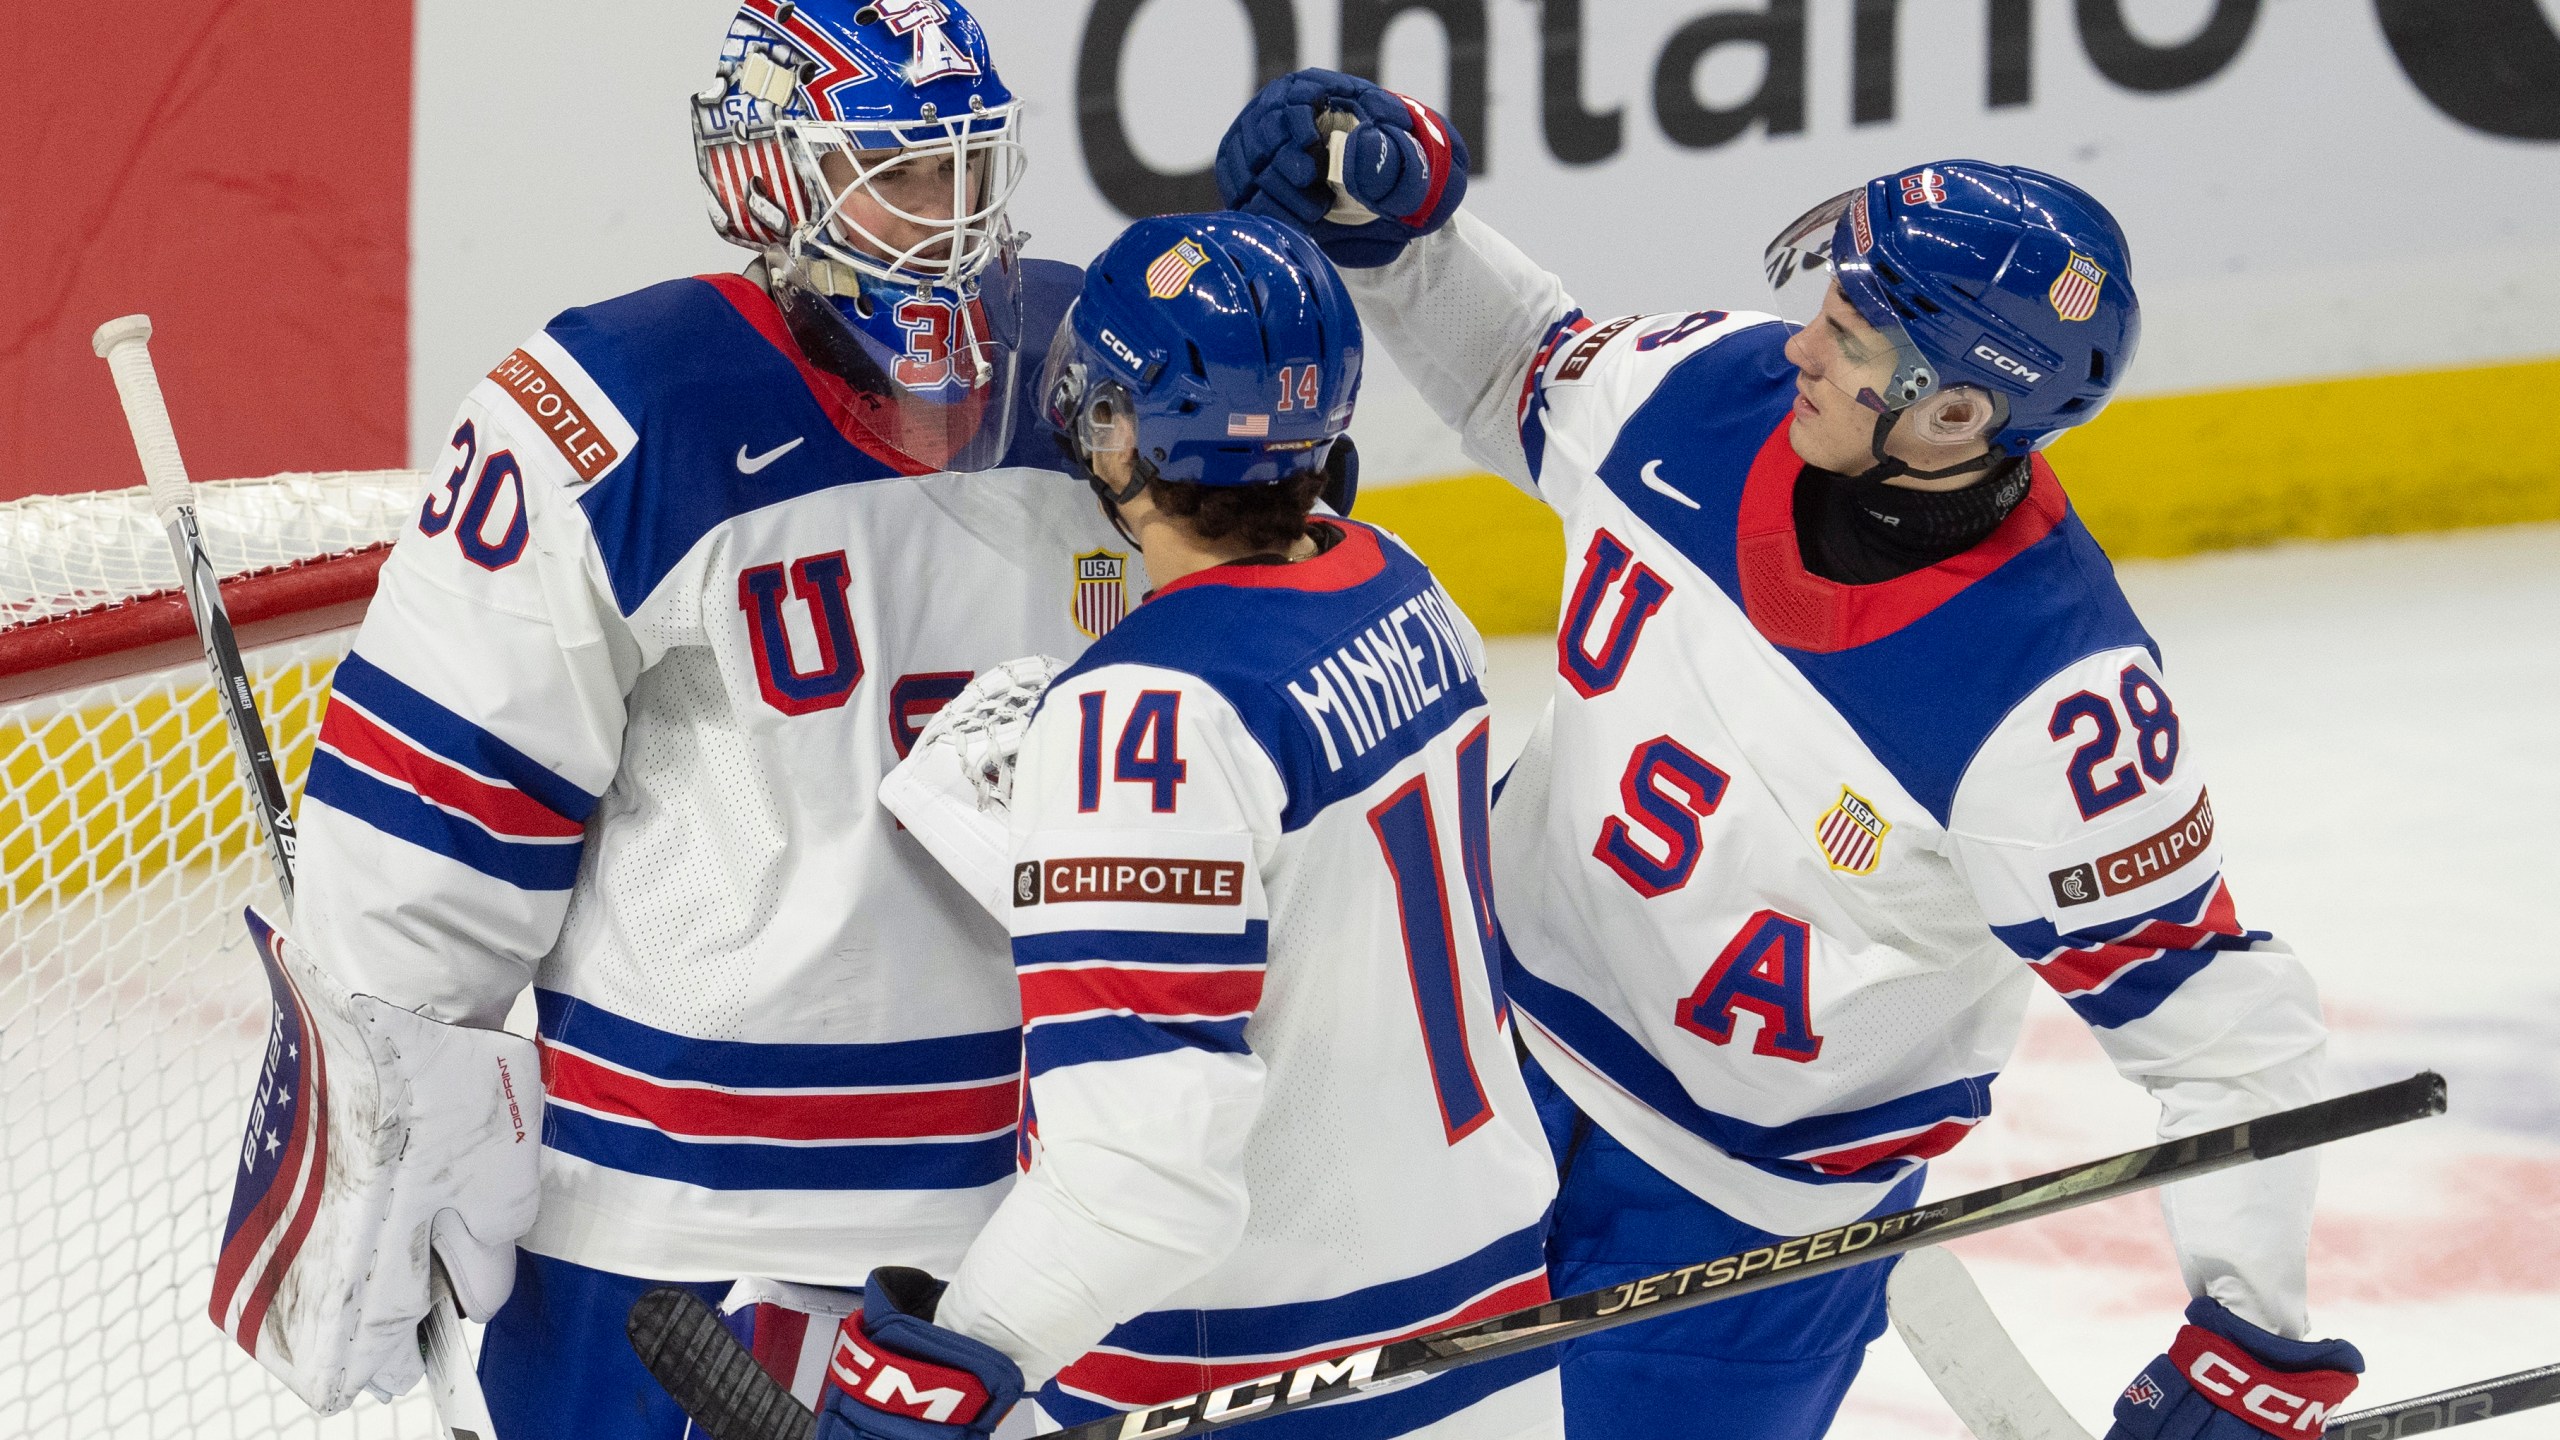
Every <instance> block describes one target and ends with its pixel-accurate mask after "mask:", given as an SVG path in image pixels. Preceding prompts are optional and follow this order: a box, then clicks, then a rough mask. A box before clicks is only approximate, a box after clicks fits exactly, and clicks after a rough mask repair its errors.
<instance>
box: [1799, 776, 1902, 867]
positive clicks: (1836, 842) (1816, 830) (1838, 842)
mask: <svg viewBox="0 0 2560 1440" xmlns="http://www.w3.org/2000/svg"><path fill="white" fill-rule="evenodd" d="M1892 829H1893V822H1892V821H1890V820H1887V819H1885V818H1884V817H1883V816H1881V815H1878V814H1877V813H1876V807H1875V806H1873V805H1870V804H1868V803H1867V799H1866V797H1865V796H1863V795H1860V794H1859V793H1858V792H1857V791H1855V790H1852V789H1850V788H1849V787H1848V786H1846V785H1843V786H1841V787H1840V799H1839V801H1838V802H1837V803H1835V804H1834V805H1833V806H1832V807H1831V808H1830V809H1828V810H1825V811H1823V812H1822V818H1821V819H1819V820H1817V821H1815V822H1814V825H1813V835H1814V839H1815V840H1816V841H1818V842H1820V844H1821V846H1822V858H1824V859H1825V860H1828V861H1830V862H1831V868H1832V869H1834V870H1838V871H1842V872H1844V873H1846V874H1850V875H1869V874H1873V873H1874V872H1875V868H1876V862H1877V861H1879V860H1881V859H1883V858H1884V837H1885V835H1886V833H1887V832H1889V831H1891V830H1892Z"/></svg>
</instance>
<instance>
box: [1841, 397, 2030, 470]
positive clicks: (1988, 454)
mask: <svg viewBox="0 0 2560 1440" xmlns="http://www.w3.org/2000/svg"><path fill="white" fill-rule="evenodd" d="M1901 419H1902V412H1901V411H1900V410H1883V411H1879V412H1877V414H1876V428H1875V431H1874V433H1873V434H1872V435H1871V436H1870V437H1869V439H1868V441H1867V450H1868V453H1870V454H1872V455H1874V456H1875V460H1876V463H1875V466H1874V468H1872V469H1870V470H1868V471H1867V472H1866V473H1864V474H1862V475H1860V476H1859V477H1858V478H1859V479H1861V480H1876V481H1884V480H1891V479H1893V478H1895V477H1896V476H1904V475H1907V476H1909V477H1910V478H1912V479H1914V480H1946V479H1951V478H1953V477H1955V476H1958V475H1970V474H1972V473H1973V472H1974V471H1976V470H1988V469H1990V468H1991V467H1992V466H1993V465H1995V464H1997V463H1999V461H2000V460H2001V458H2002V456H2001V454H2000V452H1999V451H1997V450H1990V449H1986V450H1984V451H1983V452H1982V453H1981V454H1979V455H1977V456H1975V457H1973V458H1972V459H1970V460H1967V461H1965V462H1964V463H1963V464H1961V465H1950V466H1948V467H1947V468H1945V469H1944V470H1914V469H1912V468H1911V466H1910V465H1909V464H1907V463H1905V462H1904V461H1903V460H1902V459H1900V458H1899V457H1897V456H1893V455H1887V454H1886V453H1884V442H1885V441H1886V440H1887V439H1889V438H1891V437H1892V435H1893V427H1894V426H1895V425H1896V424H1897V423H1899V422H1900V421H1901Z"/></svg>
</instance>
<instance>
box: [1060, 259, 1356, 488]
mask: <svg viewBox="0 0 2560 1440" xmlns="http://www.w3.org/2000/svg"><path fill="white" fill-rule="evenodd" d="M1360 360H1361V341H1360V317H1359V314H1358V313H1357V312H1356V311H1354V310H1353V309H1352V306H1351V296H1350V294H1349V292H1347V291H1345V290H1344V289H1343V287H1342V277H1341V276H1340V275H1338V274H1336V273H1335V272H1334V268H1333V265H1332V262H1330V261H1328V260H1326V259H1325V258H1324V253H1323V252H1322V251H1320V250H1318V249H1317V248H1316V246H1315V242H1314V241H1312V240H1309V239H1308V238H1307V237H1306V236H1305V235H1304V234H1302V233H1301V232H1299V231H1298V230H1296V229H1293V228H1291V227H1289V226H1285V225H1281V224H1279V223H1277V222H1275V221H1271V220H1266V219H1264V218H1262V217H1261V216H1258V215H1245V214H1240V213H1237V212H1233V211H1228V212H1222V213H1217V214H1208V215H1168V216H1164V217H1161V218H1158V219H1153V220H1141V221H1139V222H1138V223H1136V224H1134V225H1132V226H1130V227H1129V228H1128V229H1127V230H1125V231H1122V232H1121V235H1120V238H1119V239H1117V240H1115V241H1113V242H1112V243H1111V246H1110V248H1108V249H1106V250H1104V251H1103V252H1102V254H1101V256H1100V257H1099V258H1097V259H1096V260H1095V261H1094V262H1093V265H1092V266H1091V268H1089V269H1087V270H1086V271H1085V277H1084V289H1083V291H1082V293H1080V294H1079V295H1078V296H1077V297H1076V302H1075V304H1074V305H1073V306H1072V307H1071V308H1070V309H1069V310H1068V311H1067V314H1066V318H1065V319H1064V320H1062V321H1060V322H1059V325H1058V334H1057V338H1056V339H1055V340H1054V341H1052V342H1051V344H1050V347H1049V359H1048V364H1047V368H1046V369H1045V370H1044V371H1043V372H1042V375H1041V379H1040V385H1039V389H1038V390H1037V391H1036V392H1035V393H1036V394H1037V396H1038V398H1039V403H1040V405H1041V407H1042V414H1043V416H1044V417H1045V418H1046V419H1047V421H1048V423H1049V425H1050V426H1051V427H1052V428H1053V429H1055V430H1056V431H1057V432H1058V434H1059V436H1060V438H1061V439H1062V440H1063V441H1064V442H1065V444H1066V449H1067V451H1068V453H1069V454H1070V455H1071V456H1072V457H1074V458H1075V459H1076V461H1077V462H1078V463H1079V464H1083V465H1086V466H1087V467H1088V473H1090V471H1089V467H1090V464H1091V460H1092V457H1093V456H1095V455H1097V454H1101V453H1105V452H1109V451H1115V450H1133V451H1134V452H1135V457H1134V458H1135V460H1136V463H1135V464H1134V465H1133V466H1132V467H1131V470H1132V480H1131V483H1130V485H1129V487H1128V489H1127V490H1125V491H1124V492H1123V493H1122V494H1120V495H1119V496H1117V497H1115V498H1118V499H1124V500H1125V499H1127V498H1128V497H1129V496H1130V495H1133V494H1135V493H1136V490H1137V488H1138V486H1139V485H1141V484H1143V483H1144V481H1146V480H1148V479H1164V480H1177V481H1189V482H1191V483H1194V484H1200V485H1267V484H1273V483H1276V482H1279V481H1284V480H1290V479H1295V478H1297V477H1299V476H1302V475H1306V474H1309V473H1313V472H1319V471H1326V470H1328V468H1330V469H1332V470H1333V471H1334V472H1335V475H1336V479H1337V484H1339V483H1340V476H1341V473H1342V471H1343V470H1344V468H1345V466H1346V464H1347V462H1348V460H1349V456H1350V451H1349V446H1350V441H1349V439H1348V438H1347V437H1346V436H1345V434H1344V431H1345V430H1347V429H1348V428H1349V427H1350V424H1351V410H1352V404H1353V402H1354V401H1355V400H1356V399H1357V398H1358V395H1359V392H1360ZM1335 508H1337V509H1341V508H1344V507H1343V504H1342V503H1340V502H1337V504H1336V507H1335Z"/></svg>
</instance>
